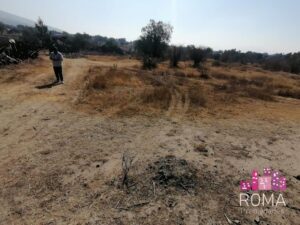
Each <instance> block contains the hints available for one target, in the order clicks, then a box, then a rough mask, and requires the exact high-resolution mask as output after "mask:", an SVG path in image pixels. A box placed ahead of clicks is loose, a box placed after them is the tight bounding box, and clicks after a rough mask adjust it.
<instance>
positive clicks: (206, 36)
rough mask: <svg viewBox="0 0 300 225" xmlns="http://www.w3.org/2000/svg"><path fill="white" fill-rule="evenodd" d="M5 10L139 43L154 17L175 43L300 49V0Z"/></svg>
mask: <svg viewBox="0 0 300 225" xmlns="http://www.w3.org/2000/svg"><path fill="white" fill-rule="evenodd" d="M0 4H1V10H4V11H7V12H10V13H13V14H16V15H19V16H23V17H26V18H28V19H32V20H36V19H37V18H38V17H39V16H40V17H41V18H42V19H43V20H44V21H45V22H46V23H47V24H48V25H51V26H53V27H57V28H60V29H63V30H66V31H68V32H70V33H75V32H86V33H89V34H100V35H104V36H111V37H125V38H127V39H128V40H135V39H136V38H138V36H139V35H140V30H141V28H142V27H143V26H144V25H146V24H147V23H148V21H149V20H150V19H155V20H163V21H165V22H169V23H171V24H172V25H173V26H174V33H173V38H172V43H175V44H185V45H186V44H195V45H202V46H210V47H212V48H213V49H216V50H218V49H232V48H236V49H240V50H242V51H246V50H252V51H260V52H269V53H274V52H296V51H300V1H299V0H0Z"/></svg>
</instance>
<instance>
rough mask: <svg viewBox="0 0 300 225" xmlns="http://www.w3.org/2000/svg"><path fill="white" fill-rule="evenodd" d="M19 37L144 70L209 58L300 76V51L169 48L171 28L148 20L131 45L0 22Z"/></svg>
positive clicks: (33, 45)
mask: <svg viewBox="0 0 300 225" xmlns="http://www.w3.org/2000/svg"><path fill="white" fill-rule="evenodd" d="M5 30H6V31H8V32H11V33H14V34H19V37H20V38H19V39H20V40H19V48H24V49H30V50H39V49H49V50H51V48H52V47H53V46H56V47H58V48H59V50H60V51H62V52H65V53H76V52H81V51H85V52H97V53H101V54H118V55H124V54H130V55H133V56H136V57H138V58H140V59H141V60H142V62H143V67H144V68H146V69H152V68H155V67H156V65H157V63H159V62H160V61H165V60H167V59H169V61H170V66H171V67H177V66H178V63H179V61H182V60H183V61H184V60H192V61H193V66H194V67H201V65H203V63H204V62H205V61H206V60H207V59H208V58H211V59H214V65H220V64H221V63H240V64H257V65H260V66H262V67H263V68H264V69H267V70H272V71H285V72H290V73H295V74H300V52H298V53H289V54H273V55H270V54H267V53H257V52H250V51H249V52H241V51H237V50H236V49H232V50H225V51H213V50H212V49H211V48H207V47H196V46H194V45H190V46H174V45H170V40H171V36H172V32H173V27H172V26H171V25H170V24H167V23H163V22H161V21H158V22H157V21H155V20H150V22H149V24H148V25H146V26H145V27H143V28H142V30H141V36H140V37H139V38H138V40H136V41H134V42H127V41H126V39H124V38H123V39H114V38H107V37H103V36H100V35H96V36H91V35H88V34H85V33H84V34H81V33H76V34H69V33H67V32H55V31H50V30H49V29H48V27H47V26H46V25H45V24H44V22H43V21H42V20H41V19H39V20H38V21H37V23H36V24H35V27H28V26H17V27H12V26H8V25H5V24H2V23H0V34H2V33H3V32H4V31H5Z"/></svg>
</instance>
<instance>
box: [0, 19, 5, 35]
mask: <svg viewBox="0 0 300 225" xmlns="http://www.w3.org/2000/svg"><path fill="white" fill-rule="evenodd" d="M4 30H5V25H4V24H3V23H1V22H0V34H2V33H3V31H4Z"/></svg>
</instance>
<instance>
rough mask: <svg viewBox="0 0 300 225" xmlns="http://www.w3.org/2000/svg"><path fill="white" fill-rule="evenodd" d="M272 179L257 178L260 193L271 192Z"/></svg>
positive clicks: (269, 177)
mask: <svg viewBox="0 0 300 225" xmlns="http://www.w3.org/2000/svg"><path fill="white" fill-rule="evenodd" d="M271 184H272V178H271V176H263V177H259V178H258V189H259V190H260V191H270V190H272V185H271Z"/></svg>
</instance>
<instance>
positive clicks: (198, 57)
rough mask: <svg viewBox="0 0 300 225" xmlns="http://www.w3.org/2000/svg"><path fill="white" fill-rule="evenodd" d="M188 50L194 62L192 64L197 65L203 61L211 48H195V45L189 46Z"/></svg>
mask: <svg viewBox="0 0 300 225" xmlns="http://www.w3.org/2000/svg"><path fill="white" fill-rule="evenodd" d="M189 52H190V58H191V60H193V62H194V65H193V66H194V67H199V66H201V64H202V63H203V62H205V60H206V58H207V57H208V55H209V54H211V52H212V50H211V49H210V48H196V47H195V46H189Z"/></svg>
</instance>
